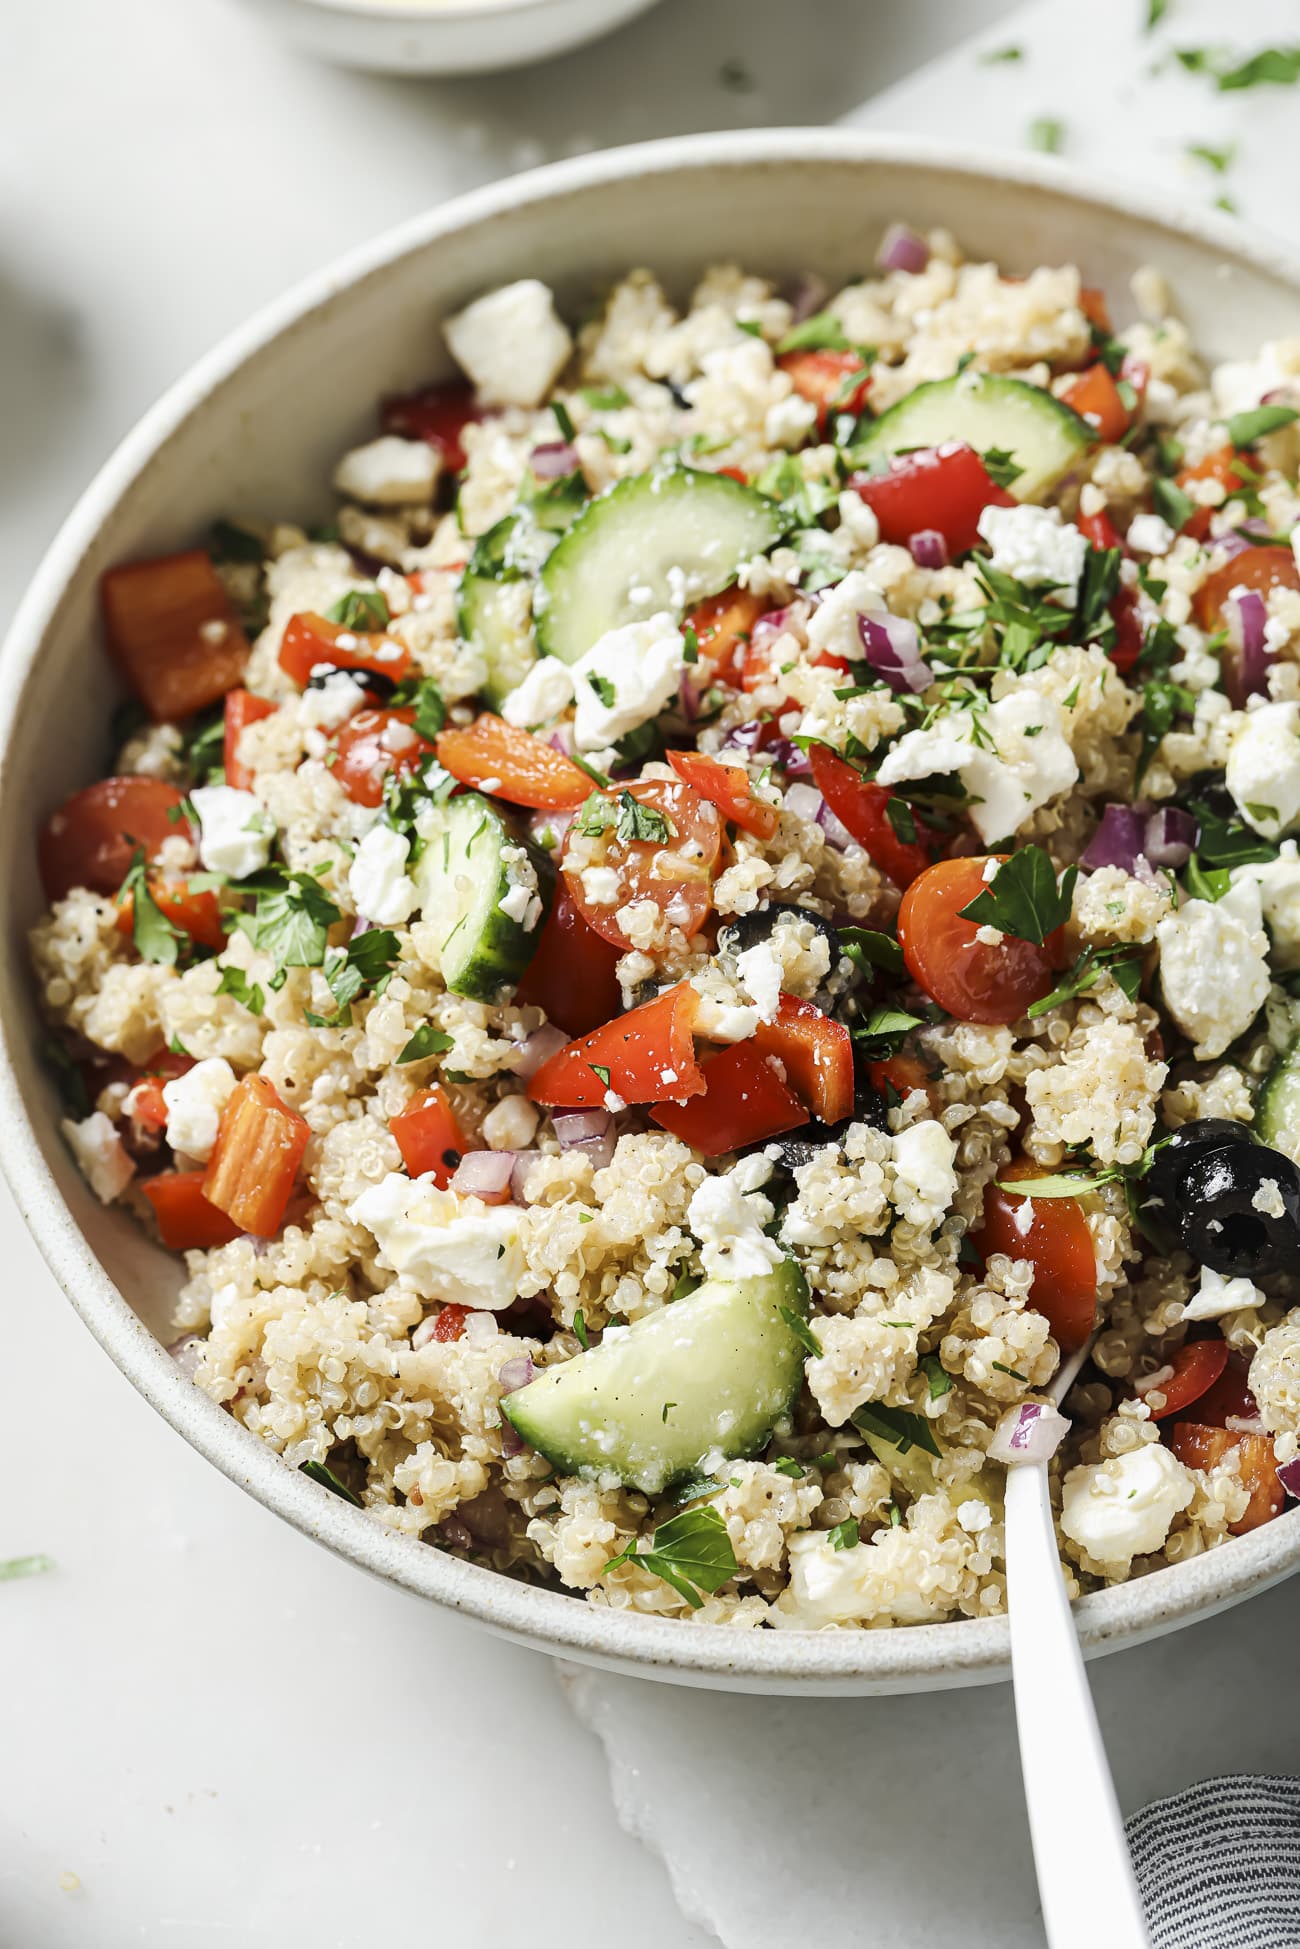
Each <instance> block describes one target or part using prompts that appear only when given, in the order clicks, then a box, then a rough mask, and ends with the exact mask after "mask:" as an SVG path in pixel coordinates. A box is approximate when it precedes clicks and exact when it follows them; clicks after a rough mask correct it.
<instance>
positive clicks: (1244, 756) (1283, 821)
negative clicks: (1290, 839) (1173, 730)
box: [1224, 703, 1300, 839]
mask: <svg viewBox="0 0 1300 1949" xmlns="http://www.w3.org/2000/svg"><path fill="white" fill-rule="evenodd" d="M1224 782H1225V784H1226V785H1227V787H1228V790H1229V792H1230V793H1231V794H1232V797H1233V801H1234V803H1235V804H1236V807H1237V810H1238V811H1239V812H1240V814H1241V816H1242V818H1243V819H1244V820H1245V821H1246V823H1247V825H1249V826H1253V827H1254V829H1255V831H1256V832H1258V833H1262V834H1263V836H1264V838H1265V839H1280V838H1281V837H1282V834H1283V833H1285V832H1290V831H1291V829H1292V828H1293V827H1294V826H1295V825H1297V824H1300V704H1297V703H1285V704H1259V705H1257V706H1256V707H1255V709H1254V710H1248V711H1247V712H1246V715H1245V718H1244V720H1243V722H1242V724H1241V725H1240V727H1239V729H1238V730H1237V733H1236V736H1235V737H1234V738H1233V740H1232V743H1231V745H1230V746H1229V749H1228V763H1227V768H1226V772H1225V776H1224Z"/></svg>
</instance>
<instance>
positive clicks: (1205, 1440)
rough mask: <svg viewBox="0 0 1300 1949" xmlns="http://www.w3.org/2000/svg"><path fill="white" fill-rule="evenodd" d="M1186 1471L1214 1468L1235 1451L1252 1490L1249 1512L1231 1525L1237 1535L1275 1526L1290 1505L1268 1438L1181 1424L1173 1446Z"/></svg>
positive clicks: (1174, 1437)
mask: <svg viewBox="0 0 1300 1949" xmlns="http://www.w3.org/2000/svg"><path fill="white" fill-rule="evenodd" d="M1170 1447H1171V1448H1172V1449H1173V1451H1174V1454H1175V1455H1176V1456H1177V1457H1178V1459H1179V1461H1180V1462H1181V1463H1182V1464H1183V1466H1184V1467H1185V1468H1189V1469H1212V1468H1215V1467H1217V1465H1218V1464H1219V1463H1220V1462H1223V1461H1226V1460H1227V1458H1228V1456H1229V1455H1231V1454H1232V1453H1233V1451H1234V1450H1235V1451H1236V1453H1237V1457H1238V1462H1237V1467H1238V1471H1239V1473H1240V1476H1241V1480H1242V1482H1243V1483H1244V1485H1245V1486H1246V1488H1248V1489H1249V1490H1250V1501H1249V1502H1248V1503H1247V1505H1246V1513H1245V1515H1244V1516H1241V1517H1239V1518H1238V1520H1237V1521H1236V1522H1235V1523H1229V1525H1228V1530H1229V1533H1230V1534H1231V1535H1233V1536H1245V1535H1246V1534H1247V1532H1248V1531H1250V1530H1252V1529H1258V1528H1259V1527H1260V1524H1261V1523H1271V1522H1272V1520H1273V1518H1274V1516H1280V1515H1281V1514H1282V1511H1283V1509H1284V1508H1285V1506H1286V1491H1285V1490H1284V1489H1283V1487H1282V1484H1281V1483H1280V1482H1279V1481H1278V1477H1277V1457H1276V1455H1275V1454H1274V1452H1273V1444H1272V1442H1271V1441H1270V1440H1269V1438H1268V1436H1267V1435H1244V1434H1239V1433H1238V1432H1237V1431H1236V1430H1235V1429H1232V1428H1207V1427H1205V1425H1204V1424H1203V1423H1202V1422H1199V1421H1179V1422H1176V1423H1175V1425H1174V1436H1173V1440H1172V1442H1171V1443H1170Z"/></svg>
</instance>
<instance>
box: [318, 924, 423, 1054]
mask: <svg viewBox="0 0 1300 1949" xmlns="http://www.w3.org/2000/svg"><path fill="white" fill-rule="evenodd" d="M400 953H401V949H400V947H399V945H398V940H397V936H396V934H395V933H394V932H393V930H392V928H391V927H368V928H367V929H366V931H365V933H364V934H357V935H355V936H354V937H353V939H352V940H350V941H349V942H348V944H347V946H346V947H345V948H342V947H336V948H331V950H330V952H329V953H328V954H327V955H326V956H325V980H326V983H327V984H328V987H329V991H330V993H331V995H333V997H334V1001H335V1009H334V1013H333V1014H332V1015H313V1014H312V1013H311V1010H310V1009H304V1010H303V1013H304V1015H305V1016H306V1018H307V1020H308V1021H309V1022H310V1023H311V1025H312V1027H313V1028H314V1029H338V1028H346V1027H347V1025H348V1023H349V1022H351V1020H352V1004H353V1002H354V1001H356V1000H357V998H358V997H359V996H361V995H364V994H371V995H382V994H383V992H384V990H385V988H387V986H388V984H389V982H390V981H391V979H392V974H393V964H394V963H395V962H396V961H397V959H398V957H399V955H400Z"/></svg>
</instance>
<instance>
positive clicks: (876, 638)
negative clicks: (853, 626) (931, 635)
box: [858, 615, 933, 691]
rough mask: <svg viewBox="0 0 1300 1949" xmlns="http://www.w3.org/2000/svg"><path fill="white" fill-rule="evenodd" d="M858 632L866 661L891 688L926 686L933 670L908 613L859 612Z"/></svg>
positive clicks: (921, 688)
mask: <svg viewBox="0 0 1300 1949" xmlns="http://www.w3.org/2000/svg"><path fill="white" fill-rule="evenodd" d="M858 635H859V636H860V638H861V639H862V647H863V649H864V650H865V651H866V655H867V662H868V663H869V664H870V665H871V667H872V669H873V670H874V671H875V672H876V675H877V676H879V677H883V678H884V680H885V682H886V683H887V684H888V685H889V688H890V689H891V690H912V691H921V690H925V689H926V688H927V686H928V685H929V684H930V683H931V682H932V681H933V672H932V671H931V669H930V666H929V664H928V663H927V662H926V660H925V658H924V657H923V656H922V655H921V647H920V642H919V640H918V637H917V633H916V624H915V623H911V622H908V620H907V618H906V617H905V616H889V615H881V616H859V617H858Z"/></svg>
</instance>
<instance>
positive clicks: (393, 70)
mask: <svg viewBox="0 0 1300 1949" xmlns="http://www.w3.org/2000/svg"><path fill="white" fill-rule="evenodd" d="M244 4H245V5H246V6H251V7H253V8H254V9H255V10H256V11H257V12H258V13H261V14H264V15H266V17H267V18H268V19H269V20H270V22H271V24H272V26H274V27H275V28H277V29H278V30H279V31H280V32H282V33H283V34H284V35H285V36H286V38H287V39H289V40H291V41H294V42H296V43H297V45H298V46H299V47H304V48H306V49H308V50H309V52H311V53H312V54H319V55H322V56H323V57H324V58H325V59H326V60H327V61H337V62H339V63H341V64H342V65H343V66H345V67H351V68H369V69H371V70H373V71H374V72H375V73H378V74H487V73H489V72H490V71H492V70H495V69H497V68H523V67H527V66H528V64H529V62H530V61H544V60H546V59H547V57H548V56H549V55H552V54H563V53H565V52H566V51H567V50H568V49H569V48H572V47H580V46H581V45H582V44H583V43H584V42H585V41H594V40H598V39H599V37H600V36H601V35H602V34H608V33H610V32H611V31H612V30H613V29H614V28H615V27H619V26H621V25H622V23H623V22H624V21H625V20H631V19H632V18H633V17H634V16H635V15H636V14H640V13H645V11H646V10H647V8H649V7H652V6H654V5H655V0H445V3H444V0H375V4H374V5H373V6H372V5H370V4H369V0H244Z"/></svg>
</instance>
